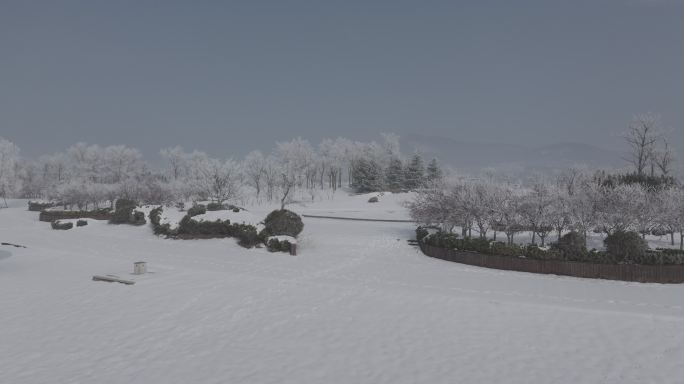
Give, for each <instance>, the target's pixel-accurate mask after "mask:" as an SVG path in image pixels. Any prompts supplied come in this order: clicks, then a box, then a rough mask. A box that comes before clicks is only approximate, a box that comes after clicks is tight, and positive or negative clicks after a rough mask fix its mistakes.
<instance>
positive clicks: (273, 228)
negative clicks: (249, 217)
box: [263, 209, 304, 237]
mask: <svg viewBox="0 0 684 384" xmlns="http://www.w3.org/2000/svg"><path fill="white" fill-rule="evenodd" d="M303 229H304V222H302V218H301V217H300V216H299V215H298V214H296V213H294V212H292V211H288V210H287V209H281V210H275V211H273V212H271V213H269V214H268V216H266V220H264V230H263V233H264V235H265V236H278V235H286V236H292V237H297V235H299V234H300V233H301V232H302V230H303Z"/></svg>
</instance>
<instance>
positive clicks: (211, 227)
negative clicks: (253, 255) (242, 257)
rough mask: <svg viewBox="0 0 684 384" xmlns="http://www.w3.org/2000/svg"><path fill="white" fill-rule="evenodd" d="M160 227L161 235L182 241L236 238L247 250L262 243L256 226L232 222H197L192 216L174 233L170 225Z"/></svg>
mask: <svg viewBox="0 0 684 384" xmlns="http://www.w3.org/2000/svg"><path fill="white" fill-rule="evenodd" d="M158 227H159V228H160V229H159V231H160V233H164V232H166V233H165V234H167V235H168V236H172V237H176V236H177V237H180V238H182V239H196V238H221V237H234V238H236V239H238V244H239V245H241V246H243V247H245V248H251V247H253V246H255V245H256V244H257V243H259V242H260V241H262V239H260V237H259V235H258V233H257V229H256V227H255V226H253V225H249V224H242V223H233V224H231V222H230V220H215V221H204V220H200V221H197V220H195V219H193V218H192V217H191V216H190V215H185V217H183V219H181V221H180V223H178V228H177V229H175V230H173V231H169V230H168V224H166V225H162V226H158Z"/></svg>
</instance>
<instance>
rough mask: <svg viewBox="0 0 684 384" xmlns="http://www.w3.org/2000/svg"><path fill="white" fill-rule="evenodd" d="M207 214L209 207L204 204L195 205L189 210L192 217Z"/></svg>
mask: <svg viewBox="0 0 684 384" xmlns="http://www.w3.org/2000/svg"><path fill="white" fill-rule="evenodd" d="M205 213H207V206H206V205H204V204H197V205H193V206H192V207H191V208H190V209H188V216H190V217H193V216H198V215H204V214H205Z"/></svg>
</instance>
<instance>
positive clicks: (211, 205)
mask: <svg viewBox="0 0 684 384" xmlns="http://www.w3.org/2000/svg"><path fill="white" fill-rule="evenodd" d="M226 209H227V208H226V207H225V206H224V205H223V204H219V203H209V204H207V211H225V210H226ZM193 216H194V215H193Z"/></svg>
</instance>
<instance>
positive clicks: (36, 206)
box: [28, 201, 58, 212]
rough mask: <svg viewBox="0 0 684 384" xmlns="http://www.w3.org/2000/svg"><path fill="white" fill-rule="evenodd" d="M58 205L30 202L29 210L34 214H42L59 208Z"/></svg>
mask: <svg viewBox="0 0 684 384" xmlns="http://www.w3.org/2000/svg"><path fill="white" fill-rule="evenodd" d="M57 205H58V204H57V203H40V202H36V201H29V202H28V210H29V211H32V212H40V211H42V210H44V209H48V208H52V207H55V206H57Z"/></svg>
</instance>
